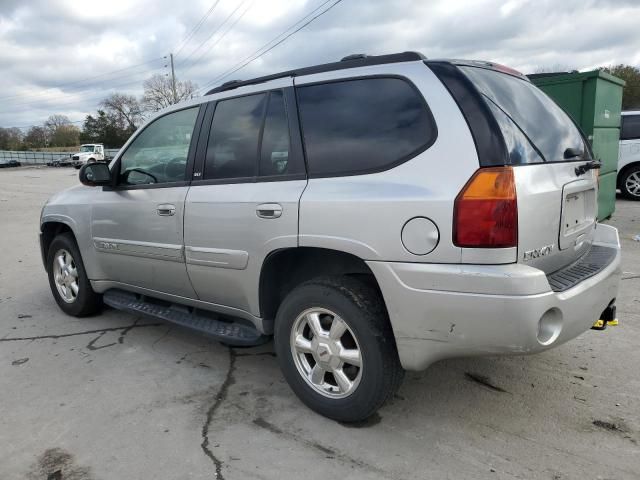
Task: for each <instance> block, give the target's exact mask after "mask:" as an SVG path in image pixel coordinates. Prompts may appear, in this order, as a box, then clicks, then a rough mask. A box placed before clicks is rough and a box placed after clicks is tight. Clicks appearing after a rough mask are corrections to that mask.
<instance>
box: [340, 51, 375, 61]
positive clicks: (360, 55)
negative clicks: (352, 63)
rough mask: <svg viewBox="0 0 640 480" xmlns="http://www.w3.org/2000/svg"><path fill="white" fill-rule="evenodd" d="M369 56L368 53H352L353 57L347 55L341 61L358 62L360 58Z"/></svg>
mask: <svg viewBox="0 0 640 480" xmlns="http://www.w3.org/2000/svg"><path fill="white" fill-rule="evenodd" d="M368 56H369V55H367V54H366V53H352V54H351V55H347V56H346V57H342V58H341V59H340V61H341V62H346V61H347V60H358V59H360V58H367V57H368Z"/></svg>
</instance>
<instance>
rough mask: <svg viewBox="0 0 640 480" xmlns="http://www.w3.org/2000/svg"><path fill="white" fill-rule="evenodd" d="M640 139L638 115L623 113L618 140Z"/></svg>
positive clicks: (639, 117)
mask: <svg viewBox="0 0 640 480" xmlns="http://www.w3.org/2000/svg"><path fill="white" fill-rule="evenodd" d="M639 139H640V115H623V116H622V130H621V131H620V140H639Z"/></svg>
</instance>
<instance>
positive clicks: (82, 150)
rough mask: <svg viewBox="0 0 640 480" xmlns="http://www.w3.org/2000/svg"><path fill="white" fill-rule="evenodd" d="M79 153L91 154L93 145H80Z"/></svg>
mask: <svg viewBox="0 0 640 480" xmlns="http://www.w3.org/2000/svg"><path fill="white" fill-rule="evenodd" d="M80 153H93V145H82V146H81V147H80Z"/></svg>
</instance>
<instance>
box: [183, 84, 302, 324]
mask: <svg viewBox="0 0 640 480" xmlns="http://www.w3.org/2000/svg"><path fill="white" fill-rule="evenodd" d="M291 83H292V82H291V79H281V80H277V81H275V82H272V83H271V84H270V85H269V84H267V87H266V88H267V89H266V90H265V85H260V86H259V87H254V90H255V89H257V88H259V89H260V90H258V91H254V92H252V93H243V94H242V95H240V94H238V93H236V94H235V95H233V94H234V93H235V91H231V92H229V94H230V95H229V96H228V97H227V98H224V99H219V100H217V101H214V102H211V103H209V104H208V105H207V110H206V113H205V118H204V123H203V130H202V133H201V135H200V138H199V142H198V147H197V148H198V154H197V158H198V159H200V161H201V163H200V164H199V165H196V168H195V171H194V178H193V182H192V184H191V188H190V190H189V194H188V195H187V201H186V211H185V224H184V228H185V234H184V239H185V255H186V262H187V270H188V273H189V277H190V279H191V282H192V284H193V287H194V288H195V290H196V292H197V294H198V298H199V299H200V300H203V301H206V302H210V303H214V304H217V305H219V306H220V307H221V308H220V310H221V311H223V312H224V311H227V312H228V313H231V314H233V313H234V310H242V311H245V312H249V313H251V314H253V315H255V316H259V314H260V312H259V305H258V284H259V277H260V269H261V266H262V263H263V261H264V259H265V257H266V256H267V255H268V254H269V253H270V252H272V251H274V250H277V249H281V248H287V247H296V246H297V245H298V203H299V200H300V196H301V195H302V192H303V190H304V188H305V186H306V174H305V168H304V159H303V154H302V146H301V141H300V135H299V129H298V120H297V115H296V107H295V96H294V92H293V88H292V87H291ZM207 129H209V131H208V134H207Z"/></svg>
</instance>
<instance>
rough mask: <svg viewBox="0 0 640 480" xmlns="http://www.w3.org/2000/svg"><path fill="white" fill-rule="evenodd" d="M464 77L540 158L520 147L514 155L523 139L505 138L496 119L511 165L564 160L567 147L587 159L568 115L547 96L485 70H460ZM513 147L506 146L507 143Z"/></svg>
mask: <svg viewBox="0 0 640 480" xmlns="http://www.w3.org/2000/svg"><path fill="white" fill-rule="evenodd" d="M460 69H461V70H462V71H464V73H465V74H466V75H467V77H468V78H469V79H470V80H471V81H472V82H473V83H474V84H475V86H476V87H477V88H478V90H479V91H480V93H482V95H483V96H484V98H485V101H486V102H487V104H488V105H489V106H490V107H491V108H492V109H493V108H494V107H498V108H499V109H500V110H502V112H503V113H504V114H506V116H508V118H509V121H510V122H513V126H514V127H516V128H517V129H518V130H519V131H520V133H522V134H524V135H523V136H524V137H525V138H527V137H528V140H527V142H529V143H530V147H534V148H535V149H536V150H537V151H538V152H539V153H540V154H541V156H542V157H543V158H542V159H540V158H539V156H538V155H533V154H530V152H528V153H527V152H526V151H525V150H528V149H529V148H530V147H529V146H524V145H519V146H517V148H516V152H517V151H521V152H522V155H520V154H518V153H516V154H515V155H514V154H513V152H514V150H513V148H512V145H517V144H518V143H520V144H522V142H523V141H524V139H523V138H522V137H520V138H511V139H509V138H506V137H507V136H508V135H509V133H508V132H505V129H504V126H505V120H504V119H501V118H499V117H496V120H497V121H498V124H499V125H500V126H501V130H502V133H503V134H504V135H505V140H506V141H507V145H508V147H509V148H510V149H511V151H510V155H511V162H512V163H531V162H537V161H547V162H558V161H564V160H565V157H564V153H565V151H566V150H567V149H568V148H573V149H577V150H579V151H581V152H583V156H582V157H581V158H575V157H574V158H573V159H574V160H576V159H583V158H589V150H588V149H587V148H586V146H585V144H584V139H583V137H582V135H581V134H580V131H579V130H578V128H577V127H576V126H575V124H574V123H573V121H572V120H571V119H570V118H569V116H568V115H567V114H566V113H565V112H564V111H563V110H562V109H561V108H560V107H558V105H556V104H555V102H554V101H553V100H551V99H550V98H549V97H548V96H547V95H545V94H544V93H543V92H542V91H541V90H540V89H538V88H537V87H536V86H534V85H533V84H532V83H530V82H527V81H525V80H522V79H519V78H516V77H514V76H512V75H507V74H504V73H500V72H495V71H493V70H488V69H486V68H478V67H460ZM510 143H511V144H512V145H509V144H510Z"/></svg>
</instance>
